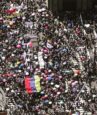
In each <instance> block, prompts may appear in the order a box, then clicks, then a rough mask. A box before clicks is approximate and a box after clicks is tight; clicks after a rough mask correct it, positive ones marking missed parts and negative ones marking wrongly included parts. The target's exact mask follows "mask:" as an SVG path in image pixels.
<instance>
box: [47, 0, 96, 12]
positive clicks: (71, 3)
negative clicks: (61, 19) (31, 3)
mask: <svg viewBox="0 0 97 115" xmlns="http://www.w3.org/2000/svg"><path fill="white" fill-rule="evenodd" d="M96 4H97V0H48V7H49V9H50V10H52V11H53V12H54V13H55V14H57V13H60V12H64V11H66V10H67V11H87V10H91V9H92V8H93V7H94V6H95V5H96Z"/></svg>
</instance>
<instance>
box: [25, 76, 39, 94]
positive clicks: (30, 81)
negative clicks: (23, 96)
mask: <svg viewBox="0 0 97 115" xmlns="http://www.w3.org/2000/svg"><path fill="white" fill-rule="evenodd" d="M25 89H26V91H27V93H30V94H31V93H35V92H40V91H41V86H40V77H39V76H38V75H35V76H34V77H33V78H30V77H25Z"/></svg>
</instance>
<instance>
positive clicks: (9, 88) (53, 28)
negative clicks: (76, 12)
mask: <svg viewBox="0 0 97 115" xmlns="http://www.w3.org/2000/svg"><path fill="white" fill-rule="evenodd" d="M31 4H32V5H31ZM4 7H6V8H4ZM2 11H3V12H2V15H0V62H1V63H0V86H1V87H2V88H3V90H4V91H5V93H6V96H7V97H8V98H10V99H11V98H12V99H13V100H14V101H15V103H16V105H17V106H18V107H19V108H20V107H21V108H22V110H21V111H22V112H23V111H24V112H25V113H26V112H27V113H29V114H30V113H32V114H35V115H50V114H52V115H57V114H58V115H61V114H62V115H63V114H64V115H73V114H75V115H80V113H83V115H85V112H88V113H89V112H91V113H90V114H91V115H93V114H95V115H96V109H97V106H96V105H97V90H95V89H92V88H91V87H90V84H91V79H90V78H91V76H90V74H89V73H91V75H92V73H93V67H92V63H90V62H91V60H92V58H93V52H92V51H91V50H95V49H93V45H95V44H93V43H94V41H93V40H94V39H92V38H94V35H95V36H96V31H95V29H96V26H95V25H93V23H92V20H90V22H91V23H86V25H85V26H84V25H82V23H80V22H79V21H78V20H76V22H75V19H74V20H73V19H72V20H70V19H69V17H65V20H64V21H63V22H62V21H60V20H59V19H58V18H56V17H54V16H53V14H52V12H51V11H49V10H48V9H47V6H46V1H45V0H39V1H38V0H37V1H35V0H33V1H30V2H29V3H28V2H27V4H26V1H21V3H17V2H16V1H10V2H6V3H5V4H3V5H2ZM71 15H72V13H71ZM93 21H95V20H93ZM81 22H82V18H81ZM95 23H96V21H95ZM94 26H95V28H94ZM34 40H35V41H34ZM36 42H37V43H36ZM89 51H90V52H91V54H89ZM11 102H12V101H11ZM7 107H8V105H6V108H7ZM86 114H87V113H86ZM87 115H88V114H87Z"/></svg>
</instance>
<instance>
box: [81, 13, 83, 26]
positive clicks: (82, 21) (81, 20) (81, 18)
mask: <svg viewBox="0 0 97 115" xmlns="http://www.w3.org/2000/svg"><path fill="white" fill-rule="evenodd" d="M80 21H81V24H82V25H83V19H82V15H81V14H80Z"/></svg>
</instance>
